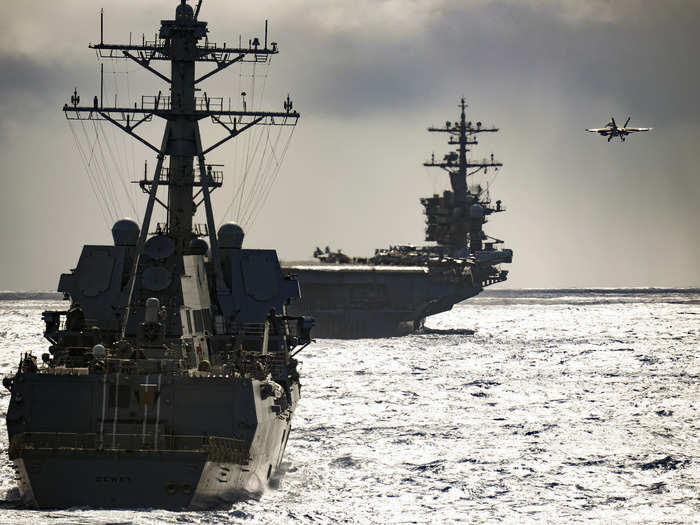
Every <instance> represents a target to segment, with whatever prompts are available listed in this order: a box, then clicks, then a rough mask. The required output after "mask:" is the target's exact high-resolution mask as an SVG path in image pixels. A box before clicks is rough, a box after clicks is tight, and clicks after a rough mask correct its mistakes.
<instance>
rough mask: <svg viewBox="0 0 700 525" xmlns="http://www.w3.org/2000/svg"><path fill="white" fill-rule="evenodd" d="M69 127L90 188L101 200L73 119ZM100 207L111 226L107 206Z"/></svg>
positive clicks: (108, 225)
mask: <svg viewBox="0 0 700 525" xmlns="http://www.w3.org/2000/svg"><path fill="white" fill-rule="evenodd" d="M68 127H69V128H70V131H71V134H72V135H73V142H74V144H75V147H76V149H77V150H78V156H79V157H80V162H81V164H82V165H83V169H84V170H85V175H87V178H88V182H89V183H90V188H92V193H93V195H95V198H96V199H97V200H101V196H100V193H99V190H98V189H97V186H96V181H95V180H94V177H93V176H92V173H91V171H90V169H89V168H88V165H87V157H86V154H85V151H84V150H83V148H82V147H81V145H80V140H79V139H78V134H77V133H76V132H75V128H74V126H73V122H72V121H70V120H69V121H68ZM99 208H100V214H101V215H102V219H103V220H104V221H105V225H106V226H107V228H109V227H110V226H111V225H110V224H109V218H108V217H107V215H106V213H105V208H104V207H103V206H99Z"/></svg>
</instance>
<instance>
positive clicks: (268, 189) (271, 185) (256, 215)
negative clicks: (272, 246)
mask: <svg viewBox="0 0 700 525" xmlns="http://www.w3.org/2000/svg"><path fill="white" fill-rule="evenodd" d="M295 129H296V126H292V131H291V132H290V133H289V137H288V138H287V142H286V144H285V145H284V149H283V150H282V154H281V155H280V158H279V161H278V160H277V158H276V156H275V162H276V167H275V170H274V175H273V177H272V178H271V180H270V183H269V185H268V187H267V190H266V191H265V194H264V195H263V198H262V201H261V202H260V205H259V206H258V211H257V212H256V213H255V215H254V216H253V218H252V219H251V222H250V227H251V229H252V227H253V225H254V224H255V221H256V220H257V218H258V215H259V214H260V212H261V211H262V210H263V208H264V207H265V203H266V202H267V199H268V197H269V196H270V192H271V191H272V188H273V186H274V183H275V182H276V181H277V177H278V176H279V172H280V168H281V167H282V161H283V160H284V158H285V157H286V155H287V149H288V148H289V144H290V143H291V142H292V137H293V136H294V130H295ZM273 155H274V151H273Z"/></svg>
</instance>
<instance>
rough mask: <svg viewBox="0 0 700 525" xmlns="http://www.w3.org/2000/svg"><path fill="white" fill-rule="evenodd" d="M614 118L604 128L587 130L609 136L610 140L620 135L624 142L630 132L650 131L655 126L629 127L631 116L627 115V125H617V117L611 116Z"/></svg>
mask: <svg viewBox="0 0 700 525" xmlns="http://www.w3.org/2000/svg"><path fill="white" fill-rule="evenodd" d="M610 118H611V119H612V120H611V121H610V122H608V123H607V124H606V125H605V127H604V128H588V129H586V131H591V132H593V133H599V134H600V135H603V136H604V137H608V142H610V141H611V140H612V139H613V137H620V141H621V142H624V141H625V137H626V136H627V135H629V134H630V133H636V132H638V131H650V130H652V129H653V128H628V127H627V124H629V123H630V118H631V117H627V122H625V125H624V126H622V127H621V128H618V127H617V124H616V123H615V118H614V117H610Z"/></svg>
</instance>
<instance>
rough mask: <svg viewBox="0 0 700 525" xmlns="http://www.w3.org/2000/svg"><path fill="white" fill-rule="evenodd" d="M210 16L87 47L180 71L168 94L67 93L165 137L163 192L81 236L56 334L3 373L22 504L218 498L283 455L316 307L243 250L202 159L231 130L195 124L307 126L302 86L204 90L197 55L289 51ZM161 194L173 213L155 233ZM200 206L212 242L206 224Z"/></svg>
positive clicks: (186, 11)
mask: <svg viewBox="0 0 700 525" xmlns="http://www.w3.org/2000/svg"><path fill="white" fill-rule="evenodd" d="M206 26H207V24H206V22H201V21H198V20H197V19H196V16H195V14H194V11H193V10H192V8H191V7H189V6H188V5H187V4H186V3H185V1H184V0H182V2H181V4H180V5H179V6H178V7H177V10H176V16H175V20H164V21H162V23H161V30H160V33H159V35H158V36H157V38H156V40H155V41H153V42H146V41H145V39H144V42H143V43H142V44H141V45H133V44H129V45H112V44H105V43H104V42H103V40H102V39H101V41H100V43H99V44H96V45H93V46H91V47H93V48H94V49H96V50H97V52H98V54H99V55H100V56H102V57H103V58H126V59H131V60H135V61H136V62H137V63H139V64H140V65H141V66H143V67H145V68H146V69H148V70H149V71H151V72H154V73H156V74H157V75H158V76H159V77H161V78H162V79H164V80H166V81H167V82H168V83H170V96H169V97H163V96H162V95H161V94H159V95H158V96H157V97H155V99H154V102H153V103H152V104H151V105H150V106H149V107H141V108H138V107H134V108H116V107H106V106H103V105H102V102H101V101H98V100H97V98H96V99H95V104H94V105H93V107H80V106H78V104H79V97H78V96H77V92H76V93H75V94H74V97H73V98H72V105H66V106H65V107H64V111H65V113H66V116H67V117H68V118H70V119H80V120H105V121H108V122H110V123H112V124H114V125H116V126H118V127H120V128H121V129H122V130H123V131H125V132H126V133H128V134H130V135H132V136H133V137H134V138H135V139H137V140H140V141H141V142H143V143H144V144H146V145H148V146H149V147H151V149H153V150H154V151H155V152H157V155H158V163H157V168H156V172H155V174H154V176H153V178H152V179H144V180H143V181H140V183H141V186H142V188H144V190H147V193H148V194H149V202H148V206H147V211H146V214H145V216H144V219H143V222H142V224H141V226H140V227H139V225H138V224H136V223H135V222H133V221H130V220H121V221H118V222H117V223H116V224H115V226H114V228H113V237H114V241H115V243H114V245H113V246H99V245H86V246H84V247H83V251H82V253H81V255H80V258H79V260H78V264H77V266H76V268H75V269H74V270H72V271H71V272H70V273H66V274H63V275H62V276H61V278H60V281H59V285H58V290H59V291H60V292H63V293H64V295H65V297H66V299H68V300H69V301H70V306H69V307H68V308H67V309H66V310H63V311H46V312H44V314H43V318H44V321H45V322H46V330H45V334H44V335H45V337H46V339H48V340H49V341H50V342H51V346H50V347H49V349H48V352H47V353H45V354H44V355H43V356H42V359H41V361H42V362H39V360H38V359H37V357H36V356H34V355H31V354H24V355H23V356H22V358H21V360H20V363H19V366H18V369H17V372H16V373H15V374H14V375H13V376H11V377H6V378H5V379H4V380H3V384H4V386H5V387H6V388H8V389H9V390H10V392H11V394H12V395H11V400H10V405H9V409H8V413H7V418H6V423H7V431H8V435H9V443H10V445H9V450H8V453H9V455H10V458H11V459H12V460H13V462H14V465H15V468H16V470H17V473H18V475H19V476H18V477H19V485H20V487H19V488H20V493H21V497H22V501H23V502H24V503H25V504H26V505H29V506H35V507H71V506H92V507H162V508H171V509H180V508H185V507H189V508H211V507H217V506H220V505H226V504H229V503H230V502H232V501H235V500H236V499H238V498H242V497H249V496H254V495H259V494H260V493H261V492H262V491H263V490H264V489H265V487H266V486H267V483H268V480H269V479H270V477H271V476H272V474H273V473H274V471H275V469H277V467H278V466H279V464H280V462H281V460H282V455H283V452H284V448H285V446H286V443H287V439H288V436H289V431H290V428H291V418H292V414H293V412H294V409H295V407H296V404H297V402H298V399H299V376H298V373H297V368H296V367H297V361H296V360H295V359H293V358H292V355H291V351H292V349H293V348H294V347H296V346H299V345H305V344H308V343H309V342H310V328H311V326H312V324H313V321H312V320H310V319H308V318H304V317H298V316H296V317H295V316H288V315H286V311H285V308H286V305H287V304H288V303H289V302H290V301H291V300H294V299H296V298H298V297H299V285H298V283H297V281H296V280H295V279H293V278H289V277H285V276H284V275H283V274H282V271H281V268H280V264H279V261H278V259H277V254H276V253H275V251H274V250H252V249H242V248H241V245H240V242H237V241H236V239H238V238H240V239H241V240H242V231H240V232H239V231H238V230H240V228H238V230H237V229H236V228H237V227H236V226H232V225H230V224H229V225H224V226H222V228H221V229H220V236H221V238H222V240H223V242H222V243H221V246H219V242H218V240H219V238H218V236H217V232H216V230H215V226H214V223H213V213H212V209H211V202H210V199H209V192H210V191H211V189H212V188H215V187H217V185H218V186H220V184H221V180H220V179H215V178H214V176H213V174H212V170H211V167H210V166H207V165H206V163H205V158H204V154H205V152H206V151H209V150H211V149H213V148H214V147H216V146H217V144H214V145H213V146H211V147H209V148H207V149H205V148H204V147H203V146H202V144H201V140H200V137H199V121H200V120H201V119H203V118H205V117H210V118H211V119H213V120H214V121H215V122H217V121H218V122H219V123H221V124H222V125H223V126H224V127H225V128H226V129H227V130H228V134H229V136H228V139H231V138H234V137H235V136H237V135H238V134H240V133H241V132H243V131H245V129H247V128H250V127H251V126H254V125H256V124H260V123H264V124H267V125H293V124H294V123H296V120H297V119H298V117H299V115H298V114H297V113H295V112H292V111H291V102H290V101H289V100H288V101H287V105H286V107H287V110H286V111H285V112H284V113H275V112H246V111H238V112H232V111H223V109H222V108H219V109H217V108H215V107H212V106H211V104H210V102H209V100H208V99H206V100H200V99H198V98H195V85H196V84H197V83H198V82H199V81H201V80H202V78H200V79H196V78H195V62H198V61H204V62H207V61H208V62H213V63H215V64H216V69H215V70H213V72H212V73H210V74H207V75H205V76H211V74H213V73H216V72H219V71H221V70H222V69H224V68H225V67H226V66H227V65H229V64H232V63H234V62H237V61H240V60H244V61H245V60H251V61H256V62H260V61H265V60H267V58H268V57H269V55H272V54H275V53H277V52H278V50H277V46H276V44H274V45H272V47H268V45H267V35H266V38H265V44H264V47H262V46H261V45H260V44H259V43H252V42H251V44H250V47H249V48H244V49H234V48H226V47H219V46H217V45H216V44H212V43H211V42H210V41H209V40H204V41H203V42H200V41H201V40H202V39H203V37H204V36H205V34H206V32H207V27H206ZM153 60H163V61H167V62H170V64H171V73H172V74H171V77H170V78H168V77H166V76H165V75H163V74H162V73H159V72H157V71H155V70H153V68H152V67H151V66H150V65H149V64H150V62H151V61H153ZM234 114H235V115H234ZM154 116H156V117H160V118H162V119H164V120H165V121H166V126H165V132H164V136H163V142H162V146H161V147H160V148H157V147H155V146H153V145H151V144H149V143H148V142H147V141H146V140H145V139H144V138H143V137H142V136H140V135H138V134H137V130H136V128H137V126H138V125H139V124H140V123H141V122H145V121H147V120H149V119H152V117H154ZM225 118H229V121H228V122H231V123H232V124H231V126H232V127H230V128H229V127H228V126H227V125H226V124H225V122H226V121H225V120H224V119H225ZM234 118H235V120H233V119H234ZM228 139H226V140H228ZM195 159H196V160H197V164H198V170H195V169H194V160H195ZM166 160H167V161H168V162H167V167H166V166H165V161H166ZM159 186H163V187H164V188H163V189H166V190H167V199H165V203H163V202H162V201H161V200H160V199H158V198H157V193H158V188H159ZM195 187H197V188H199V190H198V191H200V192H201V195H202V196H203V197H202V199H201V201H200V202H196V200H195V198H194V197H195V194H194V191H193V189H194V188H195ZM156 204H160V205H163V206H165V207H166V208H167V212H168V223H167V224H166V225H165V226H164V227H160V226H158V227H157V228H156V229H155V231H150V219H151V214H152V211H153V208H154V207H155V205H156ZM201 204H203V205H204V208H205V210H204V211H205V213H206V218H207V226H206V228H204V230H205V231H206V235H205V236H206V237H207V239H208V241H209V243H208V245H207V242H206V241H204V240H203V239H202V238H200V237H201V235H200V233H199V232H201V231H202V229H201V228H196V227H195V225H193V222H192V219H193V215H194V212H195V211H196V209H197V206H198V205H201ZM67 481H68V482H67Z"/></svg>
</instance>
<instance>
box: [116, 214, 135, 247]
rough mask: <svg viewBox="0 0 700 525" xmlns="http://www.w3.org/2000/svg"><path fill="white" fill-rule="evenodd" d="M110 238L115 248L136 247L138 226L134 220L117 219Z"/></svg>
mask: <svg viewBox="0 0 700 525" xmlns="http://www.w3.org/2000/svg"><path fill="white" fill-rule="evenodd" d="M112 238H113V239H114V244H115V245H116V246H136V241H138V239H139V225H138V223H137V222H136V221H135V220H134V219H129V218H125V219H119V220H118V221H117V222H115V223H114V226H112Z"/></svg>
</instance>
